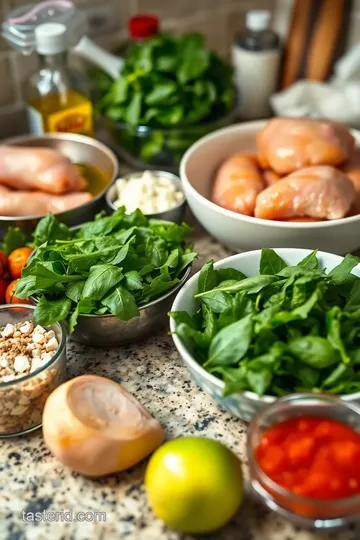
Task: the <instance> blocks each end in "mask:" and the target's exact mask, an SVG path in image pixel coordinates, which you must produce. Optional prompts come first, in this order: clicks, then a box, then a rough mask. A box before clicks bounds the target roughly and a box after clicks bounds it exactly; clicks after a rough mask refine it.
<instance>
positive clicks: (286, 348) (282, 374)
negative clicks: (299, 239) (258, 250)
mask: <svg viewBox="0 0 360 540" xmlns="http://www.w3.org/2000/svg"><path fill="white" fill-rule="evenodd" d="M357 264H358V259H357V258H356V257H353V256H352V255H347V256H346V257H345V258H344V260H343V261H342V262H341V264H339V265H338V266H337V267H336V268H334V269H333V270H332V271H331V272H329V273H326V270H325V269H322V268H321V265H320V263H319V260H318V257H317V252H316V251H314V252H312V253H310V254H309V255H308V256H307V257H305V258H304V259H303V260H302V261H300V262H299V263H298V264H297V265H296V266H288V265H287V264H286V263H285V261H284V260H283V259H282V258H281V257H280V256H279V255H278V254H277V253H276V252H275V251H274V250H272V249H263V250H262V255H261V259H260V265H259V266H260V267H259V275H256V276H250V277H246V276H245V275H244V274H242V273H241V272H239V271H238V270H236V269H232V268H222V269H216V268H214V263H213V261H209V262H208V263H207V264H205V265H204V266H203V268H202V270H201V272H200V275H199V279H198V292H197V294H195V295H194V296H195V298H196V299H197V300H198V302H199V307H198V310H197V311H196V313H195V314H194V315H192V316H190V315H189V314H187V313H184V312H178V313H176V312H175V313H170V316H171V317H173V318H174V319H175V321H176V324H177V326H176V333H178V335H179V337H180V339H182V340H183V341H184V344H185V345H186V346H187V347H189V348H190V350H192V352H193V354H194V356H195V357H196V358H197V360H198V361H199V362H200V363H201V364H202V365H203V366H204V367H205V369H207V370H209V371H210V372H211V373H214V374H215V375H216V376H218V377H220V378H221V379H222V380H223V381H224V383H225V395H231V394H233V393H236V392H242V391H244V390H251V391H253V392H256V393H257V394H258V395H263V394H264V393H270V394H272V395H276V396H280V395H284V394H286V393H289V392H296V391H309V390H310V391H311V390H314V391H319V390H320V391H321V390H324V391H326V392H333V393H335V394H342V393H345V394H346V393H350V392H354V391H360V278H359V277H357V276H356V275H355V274H353V273H352V270H353V268H354V267H355V266H356V265H357ZM180 326H181V332H180V331H179V332H178V329H179V328H180ZM205 338H207V339H205Z"/></svg>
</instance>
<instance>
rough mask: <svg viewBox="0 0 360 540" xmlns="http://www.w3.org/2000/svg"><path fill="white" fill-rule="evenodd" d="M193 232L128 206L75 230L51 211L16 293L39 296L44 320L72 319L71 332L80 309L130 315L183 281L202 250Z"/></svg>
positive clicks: (121, 317) (39, 228)
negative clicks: (192, 242)
mask: <svg viewBox="0 0 360 540" xmlns="http://www.w3.org/2000/svg"><path fill="white" fill-rule="evenodd" d="M190 232H191V229H190V227H188V226H187V225H186V224H185V223H183V224H182V225H177V224H176V223H172V222H168V221H161V220H148V219H147V218H146V217H145V216H144V215H143V214H142V213H141V212H140V211H139V210H136V211H135V212H133V213H132V214H126V213H125V208H124V207H121V208H119V209H118V210H117V211H116V212H114V213H113V214H112V215H111V216H105V215H104V214H103V213H101V214H99V215H97V216H96V217H95V219H94V221H91V222H88V223H84V224H83V225H80V226H79V227H76V228H74V229H69V228H68V227H67V226H66V225H64V224H63V223H59V222H58V221H57V219H56V218H55V217H54V216H53V215H51V214H49V215H48V216H46V217H44V218H43V219H42V220H41V221H40V222H39V224H38V225H37V227H36V229H35V232H34V246H35V247H36V248H37V249H36V251H35V253H34V255H33V256H32V257H31V259H30V260H29V262H28V264H27V265H26V267H25V268H24V270H23V272H22V276H21V279H20V280H19V282H18V284H17V286H16V296H18V297H19V298H28V297H30V296H34V297H35V298H36V300H37V306H36V309H35V313H34V319H35V321H36V323H37V324H40V325H43V326H47V325H51V324H53V323H54V322H56V321H62V320H65V319H67V320H68V321H69V331H70V333H72V332H73V331H74V328H75V326H76V324H77V322H78V317H79V316H80V315H89V314H92V315H106V314H111V315H114V316H115V317H116V318H117V319H119V320H121V321H129V320H130V319H132V318H134V317H137V316H138V315H139V308H141V307H142V306H145V305H146V304H147V303H149V302H151V301H152V300H155V299H157V298H159V297H161V296H162V295H164V294H165V293H166V292H168V291H170V290H171V289H172V288H174V287H176V285H177V284H178V283H179V282H180V280H181V277H182V275H183V273H184V271H185V270H186V268H188V266H189V265H191V263H192V261H193V260H194V259H195V257H196V256H197V255H196V253H194V252H193V251H192V246H191V245H190V244H187V243H186V242H185V239H186V237H187V236H188V235H189V233H190Z"/></svg>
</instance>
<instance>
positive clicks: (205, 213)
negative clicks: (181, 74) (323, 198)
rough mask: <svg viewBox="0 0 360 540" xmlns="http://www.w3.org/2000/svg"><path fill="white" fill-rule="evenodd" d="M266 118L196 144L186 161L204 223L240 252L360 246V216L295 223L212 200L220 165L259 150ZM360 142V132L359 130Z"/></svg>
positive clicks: (192, 201) (190, 197)
mask: <svg viewBox="0 0 360 540" xmlns="http://www.w3.org/2000/svg"><path fill="white" fill-rule="evenodd" d="M264 125H265V121H264V120H260V121H256V122H246V123H243V124H237V125H235V126H231V127H227V128H224V129H220V130H218V131H215V132H214V133H212V134H210V135H207V136H206V137H203V138H202V139H200V140H199V141H198V142H196V143H195V144H193V145H192V146H191V147H190V148H189V150H188V151H187V152H186V153H185V155H184V157H183V159H182V160H181V164H180V176H181V180H182V183H183V188H184V191H185V195H186V198H187V201H188V204H189V206H190V208H191V210H192V212H193V214H194V215H195V217H196V218H197V219H198V220H199V221H200V223H201V224H202V225H203V227H204V228H205V229H206V230H207V231H208V232H209V233H210V234H211V235H212V236H213V237H214V238H216V239H217V240H218V241H219V242H220V243H222V244H224V245H226V246H229V247H230V248H231V249H233V250H234V251H249V250H251V249H261V248H263V247H273V248H278V247H293V248H307V249H321V250H323V251H331V252H333V253H337V254H338V255H344V254H346V253H350V252H353V251H355V250H356V249H359V248H360V234H359V230H360V215H358V216H352V217H347V218H343V219H338V220H334V221H324V222H317V223H290V222H281V221H270V220H265V219H259V218H255V217H249V216H243V215H241V214H237V213H236V212H232V211H230V210H226V209H225V208H222V207H221V206H218V205H216V204H214V203H213V202H211V201H210V191H211V185H212V182H213V180H214V174H215V172H216V170H217V168H218V167H219V166H220V164H221V163H222V162H223V161H224V160H225V159H226V158H228V157H230V156H231V155H232V154H235V153H237V152H256V145H255V138H256V134H257V133H258V132H259V130H260V129H261V128H262V127H263V126H264ZM352 133H353V135H354V136H355V138H356V140H357V141H358V144H359V145H360V132H356V131H353V132H352Z"/></svg>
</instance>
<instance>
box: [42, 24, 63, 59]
mask: <svg viewBox="0 0 360 540" xmlns="http://www.w3.org/2000/svg"><path fill="white" fill-rule="evenodd" d="M66 34H67V29H66V26H65V25H64V24H60V23H44V24H40V25H39V26H37V27H36V28H35V45H36V51H37V52H38V53H39V54H58V53H61V52H63V51H66V49H67V39H66Z"/></svg>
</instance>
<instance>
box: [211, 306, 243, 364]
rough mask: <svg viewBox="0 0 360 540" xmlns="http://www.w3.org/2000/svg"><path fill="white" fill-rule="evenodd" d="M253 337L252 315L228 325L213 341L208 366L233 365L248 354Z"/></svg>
mask: <svg viewBox="0 0 360 540" xmlns="http://www.w3.org/2000/svg"><path fill="white" fill-rule="evenodd" d="M251 338H252V320H251V315H247V316H246V317H244V318H242V319H240V321H237V322H235V323H233V324H230V326H226V327H225V328H223V329H222V330H220V332H219V333H218V334H216V336H215V337H214V339H213V340H212V342H211V345H210V348H209V360H208V361H207V363H206V366H210V367H211V366H233V365H235V364H237V363H238V362H239V360H241V358H243V356H244V355H245V354H246V352H247V350H248V348H249V345H250V342H251Z"/></svg>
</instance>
